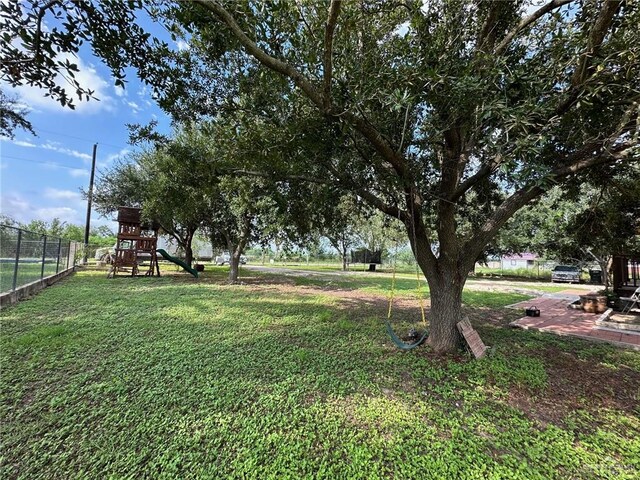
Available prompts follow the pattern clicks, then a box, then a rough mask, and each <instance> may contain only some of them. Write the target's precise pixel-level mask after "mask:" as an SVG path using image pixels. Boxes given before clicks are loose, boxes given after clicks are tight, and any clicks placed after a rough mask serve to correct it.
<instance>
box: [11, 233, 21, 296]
mask: <svg viewBox="0 0 640 480" xmlns="http://www.w3.org/2000/svg"><path fill="white" fill-rule="evenodd" d="M21 243H22V230H18V246H17V247H16V264H15V265H14V266H13V288H12V290H15V289H16V285H17V284H18V264H19V263H20V244H21Z"/></svg>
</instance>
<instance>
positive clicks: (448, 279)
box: [412, 235, 475, 353]
mask: <svg viewBox="0 0 640 480" xmlns="http://www.w3.org/2000/svg"><path fill="white" fill-rule="evenodd" d="M416 243H417V244H418V245H417V249H416V247H415V246H414V247H413V249H414V254H415V256H416V260H417V262H418V265H419V266H420V269H421V270H422V272H423V274H424V275H425V277H426V279H427V282H428V284H429V290H430V292H431V293H430V297H431V310H430V311H429V314H428V316H427V319H428V321H429V338H428V339H427V343H428V344H429V345H430V346H431V348H433V349H434V350H435V351H436V352H437V353H449V352H455V351H458V350H460V349H461V348H462V345H463V343H462V342H463V339H462V336H461V335H460V333H459V332H458V328H457V326H456V325H457V323H458V322H460V321H461V320H462V289H463V288H464V284H465V282H466V280H467V276H468V274H469V270H470V268H471V262H472V259H471V258H470V257H469V258H467V256H463V253H462V252H459V251H454V252H445V251H442V250H441V251H440V252H439V256H438V257H436V256H435V255H433V253H432V252H431V246H430V245H429V243H428V239H427V237H426V235H423V236H420V235H417V236H416ZM412 245H413V242H412ZM416 251H417V253H416ZM474 258H475V257H474Z"/></svg>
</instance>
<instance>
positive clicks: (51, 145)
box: [40, 142, 91, 160]
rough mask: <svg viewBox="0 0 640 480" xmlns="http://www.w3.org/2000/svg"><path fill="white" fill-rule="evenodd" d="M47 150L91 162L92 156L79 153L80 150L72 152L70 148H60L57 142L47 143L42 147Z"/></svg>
mask: <svg viewBox="0 0 640 480" xmlns="http://www.w3.org/2000/svg"><path fill="white" fill-rule="evenodd" d="M40 147H41V148H44V149H45V150H52V151H54V152H58V153H62V154H63V155H68V156H70V157H75V158H81V159H82V160H91V155H89V154H88V153H83V152H79V151H78V150H72V149H70V148H65V147H60V146H58V144H56V142H47V143H43V144H42V145H40Z"/></svg>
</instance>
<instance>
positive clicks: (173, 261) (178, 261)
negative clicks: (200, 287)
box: [156, 248, 198, 278]
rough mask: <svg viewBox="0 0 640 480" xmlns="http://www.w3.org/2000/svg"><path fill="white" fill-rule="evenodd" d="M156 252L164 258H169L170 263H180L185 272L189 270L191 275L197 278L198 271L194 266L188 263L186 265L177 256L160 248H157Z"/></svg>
mask: <svg viewBox="0 0 640 480" xmlns="http://www.w3.org/2000/svg"><path fill="white" fill-rule="evenodd" d="M156 252H158V253H159V254H160V255H162V257H163V258H164V259H165V260H169V261H170V262H172V263H175V264H176V265H180V266H181V267H182V268H184V269H185V270H186V271H187V272H189V273H190V274H191V275H193V276H194V277H196V278H198V271H197V270H196V269H194V268H191V267H190V266H189V265H187V264H186V263H184V262H183V261H182V260H180V259H179V258H176V257H172V256H171V255H169V254H168V253H167V252H166V250H163V249H162V248H159V249H157V250H156Z"/></svg>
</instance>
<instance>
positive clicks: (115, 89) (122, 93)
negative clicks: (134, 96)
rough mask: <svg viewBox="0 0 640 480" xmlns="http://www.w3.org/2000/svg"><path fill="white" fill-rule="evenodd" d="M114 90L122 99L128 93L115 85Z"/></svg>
mask: <svg viewBox="0 0 640 480" xmlns="http://www.w3.org/2000/svg"><path fill="white" fill-rule="evenodd" d="M113 90H114V91H115V92H116V96H117V97H120V98H122V97H124V96H126V92H125V90H124V88H122V87H118V86H117V85H114V86H113Z"/></svg>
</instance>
